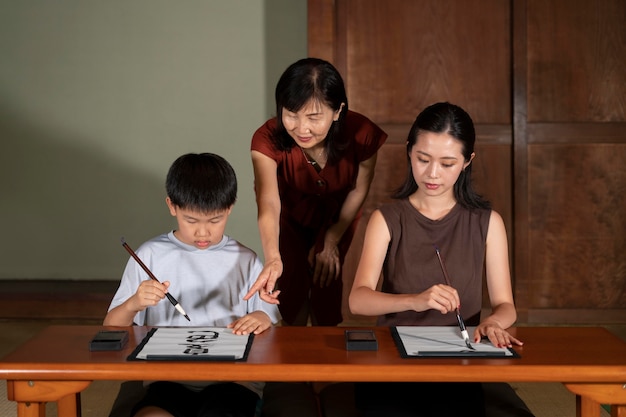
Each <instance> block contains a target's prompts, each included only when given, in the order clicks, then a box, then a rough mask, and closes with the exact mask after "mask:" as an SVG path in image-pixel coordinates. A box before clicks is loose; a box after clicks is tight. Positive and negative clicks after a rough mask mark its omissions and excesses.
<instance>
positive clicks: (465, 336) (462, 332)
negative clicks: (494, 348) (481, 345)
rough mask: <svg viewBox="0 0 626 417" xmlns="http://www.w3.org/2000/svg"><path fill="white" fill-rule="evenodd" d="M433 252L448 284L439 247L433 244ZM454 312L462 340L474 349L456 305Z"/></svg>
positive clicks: (446, 272) (448, 278) (448, 279)
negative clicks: (435, 253)
mask: <svg viewBox="0 0 626 417" xmlns="http://www.w3.org/2000/svg"><path fill="white" fill-rule="evenodd" d="M435 252H437V259H439V265H441V270H442V271H443V277H444V278H445V280H446V284H447V285H448V286H450V287H451V286H452V285H450V277H449V276H448V270H447V269H446V265H445V264H444V263H443V259H441V254H440V253H439V247H438V246H435ZM455 312H456V320H457V321H458V322H459V328H460V329H461V336H463V340H465V344H466V345H467V347H468V348H469V349H472V350H476V349H474V347H473V346H472V345H471V343H470V338H469V335H468V334H467V330H466V329H465V322H464V321H463V317H461V312H460V311H459V307H458V306H457V307H456V309H455Z"/></svg>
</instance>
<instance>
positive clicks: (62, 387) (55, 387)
mask: <svg viewBox="0 0 626 417" xmlns="http://www.w3.org/2000/svg"><path fill="white" fill-rule="evenodd" d="M89 384H91V381H7V397H8V398H9V400H10V401H17V402H18V406H17V415H18V417H44V416H45V415H46V407H45V405H46V403H47V402H51V401H56V402H57V406H58V415H59V416H63V417H65V416H68V417H81V410H80V392H81V391H82V390H84V389H85V388H87V387H88V386H89Z"/></svg>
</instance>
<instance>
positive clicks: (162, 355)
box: [129, 327, 253, 360]
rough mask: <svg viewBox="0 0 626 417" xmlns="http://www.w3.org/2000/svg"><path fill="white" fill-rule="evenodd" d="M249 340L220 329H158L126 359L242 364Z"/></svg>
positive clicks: (250, 338) (230, 331) (250, 339)
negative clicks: (234, 361) (219, 361)
mask: <svg viewBox="0 0 626 417" xmlns="http://www.w3.org/2000/svg"><path fill="white" fill-rule="evenodd" d="M252 337H253V336H252V335H236V334H233V332H232V330H231V329H227V328H223V327H159V328H156V329H154V330H153V332H152V333H151V334H149V335H148V336H146V339H145V340H144V343H143V344H142V345H140V346H139V347H138V348H137V350H136V352H135V353H134V354H133V355H131V357H130V358H129V359H145V360H241V359H244V358H245V357H246V356H247V351H248V349H249V342H251V341H252Z"/></svg>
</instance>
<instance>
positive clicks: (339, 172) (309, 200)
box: [251, 111, 387, 326]
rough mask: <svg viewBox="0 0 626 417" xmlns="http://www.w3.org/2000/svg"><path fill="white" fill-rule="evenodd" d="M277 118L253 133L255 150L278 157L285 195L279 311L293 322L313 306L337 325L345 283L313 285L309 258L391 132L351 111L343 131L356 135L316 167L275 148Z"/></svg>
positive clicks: (323, 320) (343, 244)
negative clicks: (339, 154)
mask: <svg viewBox="0 0 626 417" xmlns="http://www.w3.org/2000/svg"><path fill="white" fill-rule="evenodd" d="M275 126H276V118H273V119H270V120H268V121H267V122H266V123H265V124H264V125H263V126H261V127H260V128H259V129H258V130H257V131H256V132H255V133H254V135H253V137H252V146H251V149H252V150H254V151H258V152H261V153H262V154H264V155H266V156H268V157H270V158H272V159H273V160H274V161H276V164H277V165H278V167H277V172H276V175H277V177H278V190H279V193H280V200H281V216H280V237H279V250H280V253H281V257H282V260H283V275H282V276H281V278H280V279H279V280H278V283H277V286H278V288H279V289H280V290H281V294H280V305H279V307H280V312H281V314H282V316H283V320H285V321H286V322H287V323H291V322H292V321H293V320H294V319H295V316H296V314H297V313H298V312H299V311H300V309H301V308H302V306H303V305H304V304H305V303H306V302H307V300H309V301H310V309H311V311H312V313H313V315H314V316H315V318H316V320H317V323H318V324H319V325H326V326H334V325H336V324H339V323H340V322H341V321H342V316H341V298H342V289H343V284H342V281H341V280H339V279H338V280H335V281H333V283H332V284H331V285H330V286H328V287H325V288H319V287H318V286H313V285H312V270H311V267H310V265H309V262H308V254H309V250H310V248H311V247H312V246H313V245H315V247H316V253H317V252H320V251H321V250H322V249H323V247H324V235H325V233H326V231H327V230H328V228H329V227H330V226H331V225H333V224H334V223H336V222H337V220H338V218H339V212H340V210H341V207H342V205H343V203H344V201H345V199H346V196H347V195H348V193H349V192H350V191H351V190H352V189H353V188H354V187H355V185H356V179H357V175H358V173H359V163H361V162H362V161H365V160H367V159H369V158H371V157H372V156H373V155H374V154H375V153H376V152H377V151H378V149H379V148H380V147H381V146H382V145H383V143H384V142H385V140H386V139H387V134H386V133H385V132H383V131H382V130H381V129H380V128H379V127H378V126H376V125H375V124H374V123H373V122H372V121H370V120H369V119H368V118H366V117H365V116H363V115H361V114H359V113H356V112H352V111H349V112H348V114H347V115H346V120H345V125H344V130H343V134H344V135H348V137H351V138H354V140H351V141H350V143H349V145H348V147H347V148H346V149H345V150H344V151H343V155H342V157H341V159H340V160H339V161H338V162H337V163H336V164H333V165H331V164H326V166H324V168H323V169H322V170H321V171H320V172H317V171H316V170H315V168H314V167H313V166H312V165H311V164H309V163H308V161H307V159H306V157H305V155H304V153H303V152H302V149H300V148H299V147H298V146H294V147H293V148H291V149H290V150H287V151H281V150H277V149H276V148H275V146H274V144H273V141H272V140H271V135H272V132H273V129H274V128H275ZM360 215H361V213H360V212H359V213H358V214H357V216H356V217H355V219H354V221H353V222H352V224H351V225H350V226H349V227H348V229H347V230H346V232H345V233H344V235H343V237H342V238H341V241H340V242H339V245H338V248H339V258H340V262H341V264H342V265H343V260H344V258H345V255H346V252H347V251H348V248H349V247H350V242H351V241H352V236H353V235H354V231H355V229H356V224H357V222H358V220H359V218H360Z"/></svg>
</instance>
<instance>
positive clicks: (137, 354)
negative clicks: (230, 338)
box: [126, 327, 254, 362]
mask: <svg viewBox="0 0 626 417" xmlns="http://www.w3.org/2000/svg"><path fill="white" fill-rule="evenodd" d="M163 329H165V330H163ZM167 329H174V328H168V327H155V328H153V329H151V330H150V331H149V332H148V334H146V336H145V337H144V338H143V340H142V341H141V343H139V344H138V345H137V347H136V348H135V349H134V350H133V352H132V353H131V354H130V355H128V357H127V358H126V359H127V360H128V361H144V360H145V361H174V362H179V361H184V362H187V361H197V362H220V361H221V362H245V361H247V360H248V354H249V353H250V348H251V347H252V342H253V341H254V334H253V333H251V334H248V335H236V337H237V338H243V339H245V349H244V350H243V354H242V356H239V355H234V354H233V355H229V354H218V355H216V354H185V353H176V354H171V353H167V352H161V353H159V352H155V353H151V354H146V355H143V353H144V352H143V351H144V349H145V348H146V346H148V344H149V343H150V341H151V340H154V339H153V336H154V335H155V333H156V332H157V331H159V330H161V331H162V332H163V331H167ZM175 329H179V330H180V329H186V330H190V329H194V330H195V331H207V330H208V331H218V330H224V329H223V328H214V327H207V328H193V327H181V328H175Z"/></svg>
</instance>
